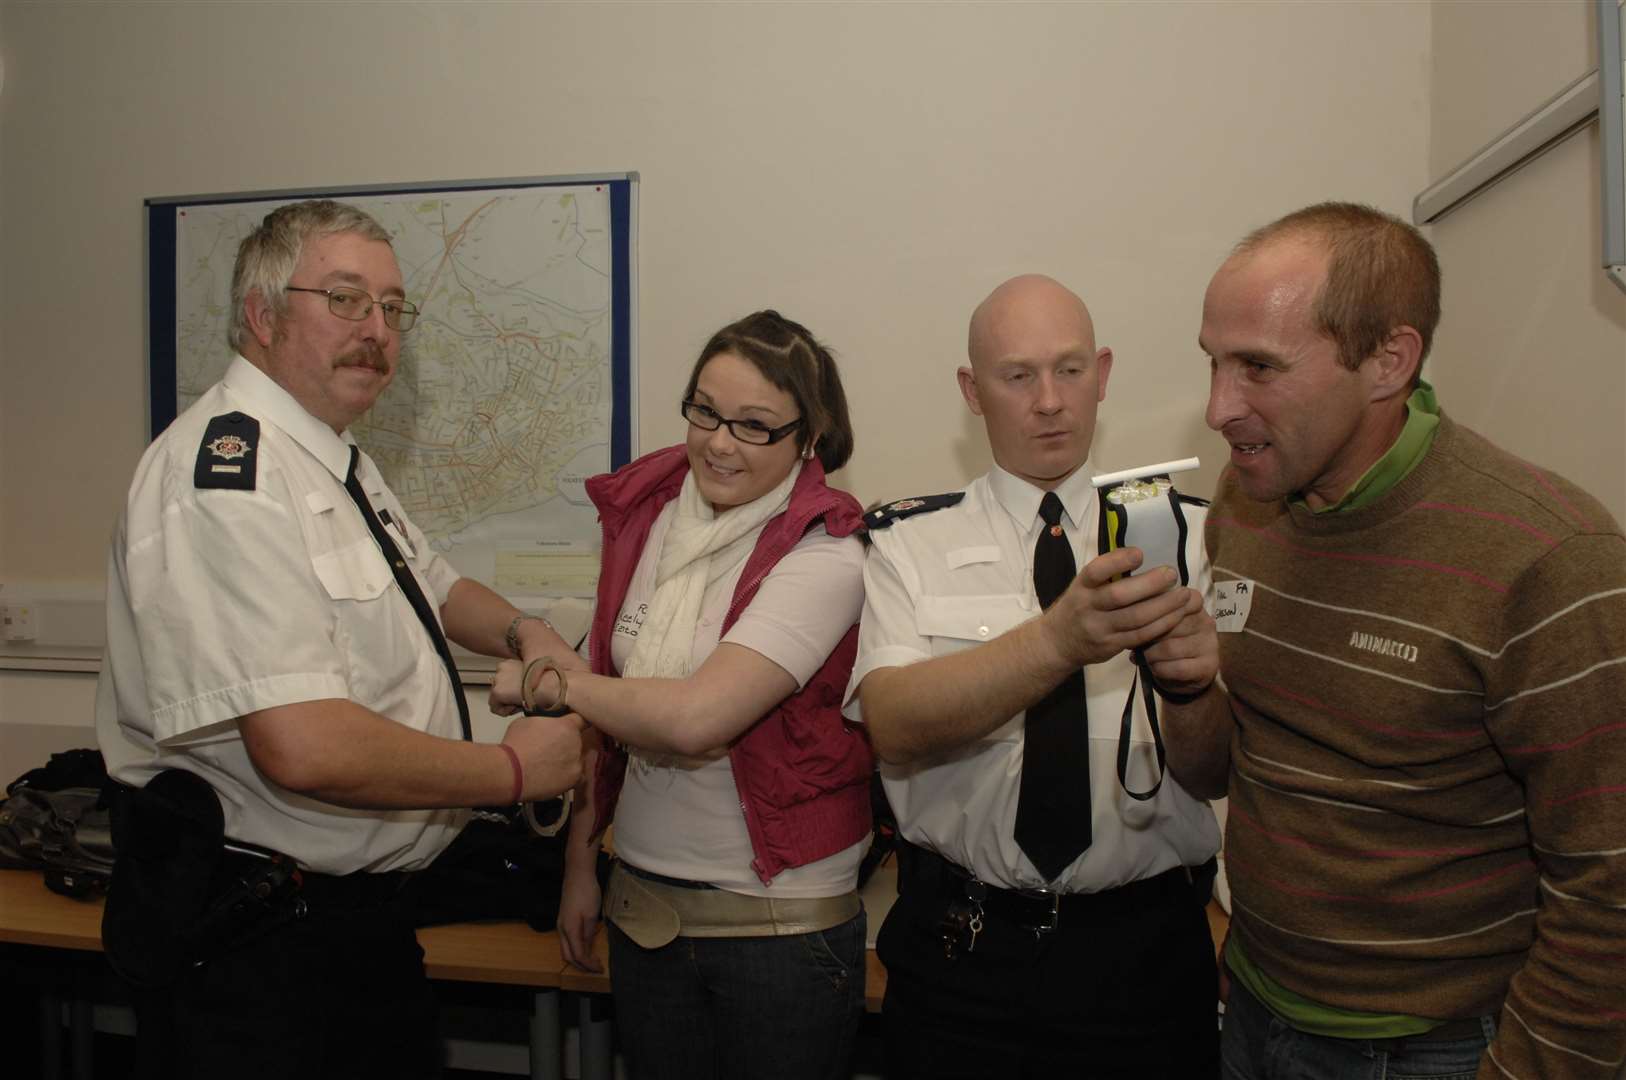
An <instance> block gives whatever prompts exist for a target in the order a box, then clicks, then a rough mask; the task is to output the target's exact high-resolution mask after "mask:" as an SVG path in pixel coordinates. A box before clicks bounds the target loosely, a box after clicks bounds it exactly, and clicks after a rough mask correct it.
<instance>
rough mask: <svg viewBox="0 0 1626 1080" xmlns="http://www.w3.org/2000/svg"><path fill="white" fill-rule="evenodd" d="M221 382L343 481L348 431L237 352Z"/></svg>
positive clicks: (349, 439) (347, 462)
mask: <svg viewBox="0 0 1626 1080" xmlns="http://www.w3.org/2000/svg"><path fill="white" fill-rule="evenodd" d="M221 381H222V382H223V383H225V384H226V386H227V387H228V388H229V389H230V390H231V391H232V393H234V394H236V395H237V396H238V397H240V398H242V399H243V400H244V401H245V402H246V403H248V404H250V405H252V406H253V412H254V413H255V415H256V417H257V418H258V419H261V420H269V421H270V422H271V423H273V424H275V425H277V427H279V428H281V429H282V430H283V431H284V432H286V433H287V435H288V437H289V438H291V439H293V440H294V442H296V443H298V444H299V445H300V446H302V447H304V448H305V450H306V451H307V452H309V453H310V455H311V456H312V457H314V458H315V459H316V460H317V461H320V462H321V463H322V465H323V466H324V467H325V468H326V469H327V471H328V472H330V473H332V474H333V475H334V477H335V478H336V479H337V480H338V481H339V483H341V484H342V483H344V478H345V476H346V475H347V474H348V473H349V472H350V447H351V444H353V443H354V442H355V441H356V440H355V437H354V436H352V435H351V434H350V433H349V432H348V431H346V432H345V433H344V434H343V435H335V434H334V433H333V429H332V428H330V427H328V426H327V425H326V424H324V423H323V422H322V421H320V420H318V419H317V418H316V417H314V416H312V415H311V414H310V413H309V412H307V411H306V410H305V407H304V406H303V405H301V404H300V403H299V402H298V401H297V400H296V399H295V398H294V396H293V395H292V394H290V393H288V391H286V390H284V389H283V388H282V387H281V386H280V385H278V384H277V382H276V380H274V379H272V378H271V376H269V375H267V374H266V373H265V372H264V371H262V370H260V369H259V368H257V367H255V366H254V365H253V364H252V363H250V362H249V361H248V360H246V359H244V358H243V357H242V356H241V355H238V356H234V357H233V358H232V362H231V364H230V366H228V367H227V368H226V374H225V376H224V377H223V378H222V379H221ZM1034 505H1035V506H1037V505H1038V504H1037V503H1035V504H1034Z"/></svg>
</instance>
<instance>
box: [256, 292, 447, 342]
mask: <svg viewBox="0 0 1626 1080" xmlns="http://www.w3.org/2000/svg"><path fill="white" fill-rule="evenodd" d="M284 291H285V292H308V293H316V294H318V295H319V296H325V297H327V309H328V310H329V311H331V312H333V314H335V315H337V316H338V317H339V318H341V319H348V320H350V321H351V322H360V321H361V320H363V319H365V318H366V317H367V316H369V315H371V314H372V313H373V305H374V304H377V305H378V306H379V307H381V308H383V309H384V325H385V326H387V327H389V328H390V329H391V330H397V331H399V332H401V333H403V334H404V333H406V332H407V331H408V330H411V329H412V324H413V323H415V322H417V321H418V305H416V304H413V303H410V302H408V301H406V300H377V299H374V298H373V296H372V295H371V294H370V293H366V292H363V291H362V290H360V289H352V288H351V287H350V286H348V285H335V286H334V287H333V288H331V289H307V288H304V287H303V286H300V285H287V286H284Z"/></svg>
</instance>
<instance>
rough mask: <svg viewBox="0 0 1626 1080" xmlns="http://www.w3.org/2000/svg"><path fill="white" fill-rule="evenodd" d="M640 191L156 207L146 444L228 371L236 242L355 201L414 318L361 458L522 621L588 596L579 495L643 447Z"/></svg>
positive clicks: (624, 184)
mask: <svg viewBox="0 0 1626 1080" xmlns="http://www.w3.org/2000/svg"><path fill="white" fill-rule="evenodd" d="M636 180H637V178H636V176H630V177H629V176H618V177H593V178H562V179H548V180H538V181H512V180H509V181H491V182H480V183H477V184H448V185H437V186H436V187H434V188H416V189H411V190H406V189H391V190H385V191H379V190H376V189H373V190H355V189H346V190H342V191H333V190H329V191H322V192H274V193H261V194H256V195H236V196H204V197H192V198H185V199H168V200H156V199H155V200H149V201H148V212H149V230H150V231H149V252H150V262H151V277H150V279H149V280H150V288H151V298H152V322H151V346H152V351H151V355H152V384H153V397H152V421H153V423H152V430H153V433H154V434H155V435H156V434H157V433H158V432H159V431H161V430H163V427H164V426H165V425H167V424H168V423H169V421H170V420H171V419H173V418H174V416H175V415H176V414H177V412H178V411H179V410H181V409H184V408H186V406H187V405H189V404H190V403H191V402H192V401H193V400H194V399H196V398H197V396H198V395H199V394H201V393H202V392H203V391H204V390H205V389H207V388H208V387H209V386H210V385H211V384H212V383H213V382H214V381H215V380H216V379H218V378H219V377H220V375H221V373H222V372H223V371H224V370H225V368H226V364H227V363H228V361H229V360H230V358H231V349H230V346H229V345H228V344H227V342H226V323H227V318H228V311H229V306H230V291H231V274H232V264H233V261H234V260H235V258H236V253H237V245H238V242H239V241H240V240H241V239H242V238H243V236H244V235H246V234H247V232H248V231H249V230H250V229H252V228H253V227H254V226H255V225H256V224H257V223H258V222H259V221H260V219H261V218H263V217H264V216H265V214H266V213H267V212H269V211H270V210H271V209H273V208H274V207H275V206H277V205H279V204H281V203H284V202H289V201H292V200H294V199H299V198H307V197H311V196H313V195H323V196H330V197H333V198H338V199H341V200H343V201H346V202H350V203H353V204H355V205H357V206H359V207H361V208H362V209H364V210H366V211H367V212H368V213H370V214H372V215H373V216H374V217H376V218H377V219H378V220H379V222H380V223H381V224H383V226H384V227H385V228H386V229H387V230H389V232H390V234H391V236H392V237H393V243H394V247H395V252H396V258H397V259H398V261H399V262H400V264H401V273H402V276H403V278H404V279H405V284H406V292H407V298H408V299H410V300H411V301H412V302H413V303H415V304H417V305H418V307H419V308H420V309H421V312H422V314H421V315H420V316H419V318H418V321H417V325H415V326H414V327H413V328H412V330H411V331H410V332H409V333H408V334H407V335H406V336H405V338H404V339H403V342H402V350H401V370H400V371H399V373H398V374H397V375H396V378H395V380H394V382H393V383H392V384H391V385H390V387H389V389H388V390H387V391H385V393H384V394H383V396H382V397H380V398H379V401H378V403H377V404H376V405H375V406H374V407H373V409H372V410H371V411H370V412H369V413H368V414H367V415H366V416H364V417H362V418H361V420H359V421H358V422H357V423H356V424H355V425H353V426H352V427H351V431H352V432H353V433H354V434H355V436H356V440H357V441H358V442H360V443H361V445H362V446H363V447H364V448H365V449H366V450H367V452H368V453H369V454H371V455H372V457H373V459H374V460H375V461H376V462H377V463H378V465H379V468H380V469H381V470H382V471H383V473H384V476H385V478H386V479H387V480H388V481H389V484H390V487H391V489H393V490H394V491H395V493H396V494H397V496H399V498H400V499H401V502H402V503H403V505H404V506H405V507H406V509H407V512H408V513H409V514H411V515H412V518H413V520H414V521H415V522H417V524H418V526H419V527H420V528H421V529H423V530H424V532H425V533H426V534H427V535H428V536H429V537H430V539H431V542H432V543H433V544H434V545H435V546H436V547H437V548H438V549H439V550H440V551H441V552H442V553H443V554H444V555H446V557H447V558H448V559H450V560H451V562H452V563H453V565H455V566H456V567H457V568H458V569H459V570H461V571H462V572H463V573H465V574H467V575H469V576H471V577H474V578H475V579H477V580H479V581H482V582H485V583H487V584H489V585H491V586H492V587H493V588H495V589H497V591H499V592H501V593H503V594H505V595H507V596H509V597H510V598H512V599H514V600H516V602H521V603H522V606H530V607H537V606H542V605H540V604H538V603H535V602H533V603H530V604H525V603H524V601H525V600H527V599H530V600H533V601H537V600H546V599H554V598H560V597H567V596H580V597H588V596H591V595H592V593H593V586H594V583H595V581H596V579H597V574H598V546H599V530H598V525H597V518H596V514H595V513H594V511H593V508H592V506H591V505H590V504H589V503H588V501H587V496H586V493H585V490H584V487H583V484H584V482H585V481H586V479H587V478H588V477H589V476H592V475H593V474H595V473H600V472H606V471H608V470H610V469H612V468H614V467H616V466H618V465H621V464H624V463H625V462H626V461H628V460H630V459H631V456H632V453H633V446H632V432H633V431H635V430H636V425H635V424H634V423H633V419H634V418H633V416H632V408H633V402H634V397H633V393H632V387H633V365H632V355H633V352H632V341H631V329H632V326H633V319H632V305H633V280H634V278H633V266H632V262H633V229H634V216H635V210H636V199H635V196H636ZM166 286H167V288H166ZM166 317H167V322H166Z"/></svg>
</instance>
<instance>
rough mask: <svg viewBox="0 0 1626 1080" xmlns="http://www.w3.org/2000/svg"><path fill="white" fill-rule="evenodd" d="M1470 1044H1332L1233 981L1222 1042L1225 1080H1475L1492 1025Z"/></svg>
mask: <svg viewBox="0 0 1626 1080" xmlns="http://www.w3.org/2000/svg"><path fill="white" fill-rule="evenodd" d="M1480 1026H1481V1029H1482V1030H1481V1032H1480V1034H1478V1035H1474V1036H1472V1037H1469V1038H1460V1039H1445V1040H1437V1041H1436V1040H1432V1039H1430V1037H1429V1036H1428V1035H1426V1034H1424V1035H1414V1036H1412V1037H1411V1038H1408V1039H1334V1038H1329V1037H1327V1036H1324V1035H1310V1034H1306V1033H1305V1032H1302V1031H1298V1030H1297V1029H1295V1028H1291V1027H1289V1026H1288V1025H1287V1024H1285V1023H1283V1022H1282V1021H1281V1020H1279V1019H1278V1018H1277V1017H1276V1015H1275V1014H1274V1013H1272V1012H1271V1011H1270V1010H1269V1009H1268V1008H1266V1007H1265V1005H1264V1003H1263V1002H1261V1001H1260V1000H1259V999H1258V998H1256V997H1254V996H1253V995H1252V994H1250V993H1249V992H1248V988H1247V987H1245V986H1243V985H1242V984H1241V983H1240V982H1238V981H1237V980H1235V979H1232V980H1231V994H1230V997H1229V999H1228V1000H1227V1001H1226V1003H1225V1029H1224V1031H1223V1032H1222V1033H1221V1035H1220V1067H1221V1070H1222V1072H1221V1075H1222V1076H1223V1077H1224V1078H1225V1080H1423V1078H1427V1080H1473V1078H1474V1076H1475V1074H1476V1073H1477V1072H1478V1070H1479V1059H1480V1058H1481V1057H1483V1056H1484V1054H1485V1048H1486V1047H1487V1046H1489V1045H1490V1041H1491V1040H1492V1039H1493V1038H1495V1037H1496V1021H1495V1020H1494V1019H1493V1018H1491V1017H1489V1016H1485V1017H1481V1018H1480Z"/></svg>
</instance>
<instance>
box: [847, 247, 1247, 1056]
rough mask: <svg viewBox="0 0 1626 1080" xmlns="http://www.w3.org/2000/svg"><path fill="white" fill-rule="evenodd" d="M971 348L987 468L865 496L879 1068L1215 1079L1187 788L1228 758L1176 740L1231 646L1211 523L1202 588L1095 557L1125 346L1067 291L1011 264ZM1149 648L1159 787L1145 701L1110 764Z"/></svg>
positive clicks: (965, 390)
mask: <svg viewBox="0 0 1626 1080" xmlns="http://www.w3.org/2000/svg"><path fill="white" fill-rule="evenodd" d="M969 353H970V360H971V363H970V366H969V367H962V368H960V369H959V382H960V389H961V392H962V394H963V395H964V397H965V400H966V403H967V405H968V406H969V407H970V408H971V411H972V412H973V413H974V414H976V415H978V416H981V417H982V418H983V420H984V422H985V424H986V427H987V431H988V441H989V444H990V447H991V449H992V451H993V457H994V462H995V466H996V467H995V468H994V469H993V470H992V471H991V472H989V473H988V474H987V475H986V476H983V477H981V478H979V479H978V480H977V481H975V482H974V483H973V484H971V486H970V487H969V488H967V489H966V491H964V492H963V493H956V494H953V495H946V496H934V497H931V498H928V499H920V500H916V499H906V500H903V501H902V502H899V503H894V504H892V505H891V506H890V507H886V508H883V509H882V510H880V511H877V512H875V513H873V514H871V515H870V517H869V520H870V523H871V538H872V542H873V546H872V548H871V551H870V554H869V557H868V559H867V561H866V564H865V572H864V584H865V590H866V599H865V604H864V614H863V619H862V622H861V624H860V632H859V647H858V660H857V664H856V666H855V667H854V669H853V675H852V682H851V684H850V687H849V691H848V694H849V700H848V706H847V714H848V715H849V716H850V717H851V718H853V719H856V720H862V721H863V722H864V723H865V724H866V725H867V727H868V729H869V732H870V739H871V741H872V743H873V744H874V747H875V752H876V755H877V756H878V757H879V758H880V759H881V761H882V766H881V776H882V779H883V781H884V784H885V787H886V792H887V797H888V799H889V801H890V802H891V804H892V808H893V810H894V812H895V813H896V816H897V820H898V833H899V837H900V841H901V842H900V845H899V848H900V850H899V894H900V895H899V899H898V901H897V904H896V905H895V906H894V907H893V909H892V911H891V913H890V914H889V915H888V917H887V919H886V922H885V924H884V926H883V927H882V930H881V933H880V938H879V942H878V946H877V947H878V951H879V955H880V958H881V960H882V961H883V962H884V963H885V965H886V968H887V973H888V983H887V996H886V1002H885V1007H884V1014H885V1017H886V1027H887V1063H888V1068H889V1075H890V1076H891V1077H892V1078H893V1080H898V1078H899V1077H911V1076H921V1077H989V1076H1045V1077H1055V1076H1090V1077H1102V1076H1137V1077H1141V1076H1157V1077H1165V1076H1166V1077H1182V1078H1185V1077H1197V1076H1213V1075H1216V1074H1217V1070H1218V1057H1217V1039H1216V1035H1215V1002H1216V974H1215V965H1214V952H1213V943H1212V940H1211V938H1210V935H1209V932H1208V925H1207V920H1206V917H1205V915H1204V912H1203V906H1204V904H1205V903H1206V900H1207V896H1208V888H1209V884H1210V883H1211V881H1212V861H1213V857H1214V855H1215V853H1216V852H1217V850H1218V848H1219V840H1220V835H1219V830H1218V828H1217V826H1216V824H1215V822H1214V817H1213V814H1212V812H1211V811H1210V810H1209V808H1208V806H1207V804H1206V803H1204V802H1202V801H1199V800H1200V798H1202V797H1218V796H1219V795H1223V794H1224V783H1225V778H1224V773H1223V770H1222V769H1216V768H1215V767H1214V766H1213V763H1212V762H1210V761H1208V760H1206V759H1198V758H1194V757H1192V756H1190V755H1186V754H1183V753H1182V751H1183V750H1184V748H1185V747H1186V746H1187V745H1188V740H1187V739H1184V738H1182V737H1181V736H1182V734H1187V732H1186V731H1185V725H1189V724H1199V723H1201V722H1202V717H1201V712H1200V710H1199V709H1192V708H1191V707H1190V706H1191V705H1192V703H1194V702H1196V701H1197V700H1198V699H1201V698H1202V697H1204V695H1205V694H1206V693H1207V692H1208V689H1209V687H1210V686H1211V684H1212V682H1213V679H1214V675H1215V672H1216V670H1217V666H1218V646H1217V640H1216V637H1215V633H1214V624H1213V620H1212V619H1211V618H1210V617H1209V616H1208V614H1207V613H1206V612H1205V611H1204V610H1203V606H1202V590H1203V589H1205V588H1206V585H1207V579H1208V567H1207V564H1206V561H1205V560H1204V558H1203V556H1202V539H1201V529H1200V528H1193V529H1190V530H1189V531H1188V537H1189V540H1188V542H1187V547H1186V558H1185V563H1186V565H1187V566H1188V567H1189V568H1190V569H1191V571H1192V573H1191V584H1192V585H1193V586H1195V588H1183V587H1179V576H1178V574H1177V572H1176V571H1175V570H1174V569H1173V568H1170V567H1161V566H1160V567H1145V568H1141V567H1140V562H1141V553H1140V551H1139V550H1138V549H1136V548H1133V547H1127V548H1120V549H1118V550H1115V551H1111V552H1109V553H1107V554H1103V555H1099V556H1098V555H1097V551H1098V546H1097V545H1098V532H1099V528H1098V503H1097V494H1096V492H1095V490H1094V488H1093V487H1092V486H1091V484H1090V475H1091V469H1090V468H1089V467H1088V464H1087V461H1088V456H1089V451H1090V443H1091V440H1092V438H1093V436H1094V432H1095V416H1096V407H1097V405H1098V404H1099V403H1100V401H1101V400H1102V399H1104V398H1105V396H1106V388H1107V377H1108V375H1109V374H1110V372H1111V367H1112V353H1111V351H1110V350H1108V349H1105V348H1102V349H1097V348H1096V345H1095V332H1094V327H1093V325H1092V323H1091V320H1090V315H1089V312H1088V310H1087V309H1086V308H1085V306H1084V303H1083V301H1081V300H1080V299H1079V298H1078V297H1077V296H1075V295H1074V294H1073V293H1071V292H1069V291H1068V290H1067V289H1065V288H1064V287H1062V286H1061V285H1060V284H1058V283H1057V282H1055V281H1053V280H1051V279H1049V278H1045V277H1040V276H1036V275H1028V276H1023V277H1018V278H1014V279H1012V280H1010V281H1008V282H1006V283H1004V284H1003V285H1001V286H1000V287H999V288H998V289H996V290H994V292H993V293H992V294H991V295H990V296H989V297H988V298H987V299H986V300H985V301H984V302H983V303H982V304H981V305H980V306H979V307H978V308H977V310H976V312H975V314H974V315H973V316H972V319H971V327H970V335H969ZM1052 494H1053V495H1054V498H1052V497H1051V496H1052ZM1058 500H1059V505H1057V503H1058ZM1192 512H1193V513H1200V511H1196V510H1193V511H1192ZM1131 542H1132V538H1131ZM1058 559H1059V560H1063V565H1064V569H1063V570H1062V571H1061V577H1060V582H1061V583H1060V584H1059V585H1056V586H1054V587H1051V588H1049V589H1048V590H1047V591H1049V592H1059V596H1056V597H1054V598H1053V599H1050V602H1048V603H1047V604H1042V603H1041V600H1040V595H1041V594H1040V593H1039V592H1038V591H1036V578H1037V579H1040V580H1042V579H1044V578H1045V576H1046V574H1047V573H1049V574H1050V576H1051V577H1052V579H1054V578H1055V577H1056V572H1055V569H1054V565H1055V562H1056V560H1058ZM1075 566H1076V567H1080V568H1082V570H1081V572H1078V573H1077V574H1076V577H1075V576H1074V567H1075ZM1137 569H1144V571H1145V572H1144V573H1139V574H1135V575H1134V576H1127V575H1130V574H1131V573H1132V572H1134V571H1136V570H1137ZM1120 577H1121V580H1115V579H1119V578H1120ZM1047 599H1048V598H1047ZM1041 612H1042V613H1041ZM1138 648H1143V649H1144V656H1145V659H1146V661H1147V669H1146V670H1147V671H1148V672H1149V673H1150V676H1151V677H1152V680H1153V684H1154V686H1155V687H1156V689H1157V690H1158V692H1159V694H1160V695H1161V696H1163V698H1164V707H1163V709H1162V710H1161V713H1162V716H1163V720H1164V726H1165V729H1166V731H1167V734H1168V736H1169V739H1168V760H1167V767H1168V773H1169V775H1168V778H1167V779H1166V780H1165V781H1164V782H1162V783H1161V786H1158V785H1157V778H1158V769H1157V764H1156V758H1155V756H1154V754H1153V753H1152V752H1151V751H1152V746H1151V745H1150V743H1149V739H1150V734H1149V732H1150V726H1149V724H1148V722H1147V718H1146V717H1145V715H1144V713H1143V711H1142V709H1141V708H1140V707H1136V711H1135V713H1134V714H1132V716H1131V719H1132V720H1133V721H1134V723H1133V727H1132V729H1131V730H1132V732H1133V734H1132V737H1131V738H1130V739H1129V740H1128V741H1127V742H1126V751H1127V758H1126V759H1125V761H1124V763H1123V765H1121V766H1120V764H1119V735H1120V724H1121V719H1122V717H1123V714H1124V703H1125V701H1126V699H1128V698H1129V696H1130V695H1131V693H1132V690H1131V678H1132V674H1133V670H1134V669H1133V664H1132V661H1131V658H1130V653H1129V652H1128V651H1127V650H1133V649H1138ZM1144 677H1145V676H1144V675H1143V678H1144ZM1136 696H1137V698H1138V694H1137V695H1136ZM1086 702H1087V710H1086V704H1085V703H1086ZM1086 713H1087V715H1086ZM1041 717H1042V718H1043V722H1044V723H1045V724H1046V725H1048V726H1047V727H1046V728H1045V729H1044V730H1043V731H1042V732H1041V731H1040V729H1038V728H1037V727H1036V725H1037V724H1038V723H1040V718H1041ZM1041 735H1042V738H1041ZM1189 745H1193V746H1200V745H1202V744H1201V742H1200V740H1191V741H1190V742H1189ZM1041 774H1042V775H1041ZM1052 781H1054V782H1052ZM1024 786H1027V787H1028V788H1029V790H1028V793H1027V795H1028V798H1027V799H1026V800H1024V797H1023V788H1024ZM1041 788H1045V789H1046V790H1043V791H1041V790H1040V789H1041ZM1131 789H1132V790H1133V791H1134V792H1136V794H1135V795H1131V794H1130V790H1131ZM1148 792H1152V794H1150V795H1148V794H1147V793H1148Z"/></svg>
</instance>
